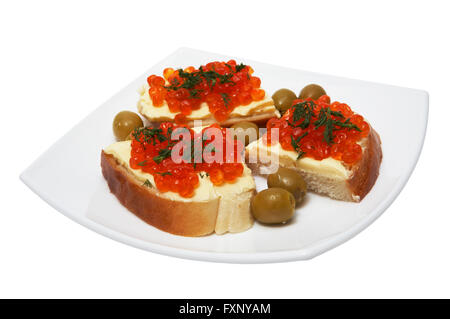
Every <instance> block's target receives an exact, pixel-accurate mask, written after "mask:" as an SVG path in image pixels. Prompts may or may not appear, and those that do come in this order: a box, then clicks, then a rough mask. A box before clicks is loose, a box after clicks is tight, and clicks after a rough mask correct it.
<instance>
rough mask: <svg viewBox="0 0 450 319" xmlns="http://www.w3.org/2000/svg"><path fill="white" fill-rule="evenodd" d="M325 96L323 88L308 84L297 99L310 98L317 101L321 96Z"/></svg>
mask: <svg viewBox="0 0 450 319" xmlns="http://www.w3.org/2000/svg"><path fill="white" fill-rule="evenodd" d="M325 94H327V92H325V90H324V89H323V87H321V86H320V85H318V84H309V85H307V86H305V87H304V88H303V89H302V90H301V91H300V94H299V96H298V98H299V99H308V98H311V99H313V100H317V99H318V98H319V97H321V96H322V95H325Z"/></svg>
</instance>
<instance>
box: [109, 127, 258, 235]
mask: <svg viewBox="0 0 450 319" xmlns="http://www.w3.org/2000/svg"><path fill="white" fill-rule="evenodd" d="M197 130H198V129H197ZM240 145H241V144H240V143H239V141H235V140H233V139H232V140H230V139H227V136H226V134H225V129H223V128H220V127H219V126H218V125H217V124H215V125H212V126H209V127H204V128H202V129H200V130H199V132H198V133H196V132H195V131H194V130H192V129H190V128H188V127H187V126H184V125H177V124H174V123H169V122H166V123H162V124H161V125H160V127H159V128H146V127H141V128H136V129H135V130H134V131H133V133H132V138H131V140H125V141H120V142H116V143H113V144H111V145H110V146H108V147H106V148H105V149H104V150H103V151H102V154H101V167H102V172H103V176H104V177H105V179H106V181H107V182H108V185H109V188H110V190H111V192H112V193H113V194H114V195H116V197H117V198H118V200H119V201H120V202H121V203H122V205H124V206H125V207H126V208H128V209H129V210H130V211H131V212H133V213H134V214H135V215H137V216H138V217H139V218H141V219H142V220H143V221H145V222H147V223H148V224H150V225H153V226H155V227H157V228H159V229H161V230H163V231H166V232H169V233H173V234H177V235H184V236H202V235H207V234H211V233H214V232H215V233H217V234H223V233H226V232H241V231H244V230H247V229H248V228H250V227H251V226H252V224H253V217H252V214H251V211H250V200H251V198H252V197H253V195H254V193H255V182H254V180H253V177H252V175H251V172H250V169H249V168H247V166H246V165H245V164H244V163H243V162H241V161H240V159H239V156H238V155H239V149H240V150H242V149H243V146H242V145H241V146H240ZM225 146H226V147H227V149H228V152H227V153H225V152H222V151H221V150H222V148H223V147H224V148H225ZM230 154H232V156H233V158H229V157H228V158H227V156H229V155H230ZM233 154H234V155H233Z"/></svg>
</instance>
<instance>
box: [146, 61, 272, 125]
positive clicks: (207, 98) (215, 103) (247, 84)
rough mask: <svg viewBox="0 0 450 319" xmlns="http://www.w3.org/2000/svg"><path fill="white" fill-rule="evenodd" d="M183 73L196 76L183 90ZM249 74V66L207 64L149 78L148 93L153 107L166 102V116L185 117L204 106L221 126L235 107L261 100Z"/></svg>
mask: <svg viewBox="0 0 450 319" xmlns="http://www.w3.org/2000/svg"><path fill="white" fill-rule="evenodd" d="M184 72H186V73H190V74H193V75H198V78H199V81H196V82H198V83H195V85H193V86H189V85H188V88H186V87H185V86H186V85H185V84H186V77H183V76H180V74H181V75H183V74H182V73H184ZM252 73H253V69H252V68H251V67H250V66H246V65H243V64H240V65H237V64H236V61H235V60H230V61H228V62H218V61H216V62H211V63H208V64H206V65H203V66H201V67H199V68H198V69H196V68H194V67H192V66H190V67H188V68H186V69H184V70H182V71H180V70H174V69H172V68H166V69H164V71H163V77H160V76H157V75H151V76H149V77H148V78H147V82H148V84H149V86H150V89H149V91H148V93H149V95H150V98H151V99H152V102H153V105H154V106H156V107H160V106H162V105H164V102H167V105H168V107H169V110H170V112H172V113H180V114H183V115H185V116H187V115H190V114H191V113H192V111H193V110H197V109H199V108H200V106H201V104H202V103H206V104H207V105H208V107H209V110H210V112H211V114H213V115H214V117H215V118H216V120H217V121H219V122H221V121H225V120H226V119H227V118H228V117H229V114H230V113H231V112H232V111H233V110H234V109H235V108H236V107H237V106H239V105H248V104H250V103H251V102H253V101H260V100H262V99H264V97H265V91H264V90H262V89H260V86H261V80H260V79H259V78H258V77H254V76H252ZM205 74H206V75H208V76H210V77H207V76H204V75H205ZM214 76H217V78H216V79H214ZM166 81H167V82H166ZM183 85H184V86H183Z"/></svg>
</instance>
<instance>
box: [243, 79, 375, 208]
mask: <svg viewBox="0 0 450 319" xmlns="http://www.w3.org/2000/svg"><path fill="white" fill-rule="evenodd" d="M286 94H288V95H289V92H287V93H286V92H283V93H282V94H281V95H280V94H279V95H280V96H281V97H283V96H284V95H286ZM292 94H293V93H292ZM292 94H291V95H292ZM275 95H276V94H275ZM275 95H274V97H275ZM294 96H295V94H294ZM283 101H284V100H283ZM284 108H285V109H287V110H286V111H285V112H284V114H283V116H282V117H281V118H273V119H271V120H269V121H268V122H267V132H266V134H265V135H264V136H263V137H262V138H260V139H259V140H257V141H254V142H252V143H251V144H250V145H248V146H247V148H246V157H247V161H248V162H249V166H250V167H251V168H252V170H253V172H254V173H255V174H262V175H266V174H269V173H270V170H271V167H274V168H275V169H277V168H278V165H275V166H274V161H278V162H279V163H277V164H279V166H280V167H282V168H289V169H291V170H294V171H297V172H298V173H300V175H301V176H302V177H303V179H304V181H305V182H306V185H307V187H308V189H309V190H311V191H314V192H317V193H319V194H323V195H326V196H329V197H331V198H334V199H339V200H344V201H353V202H359V201H360V200H362V199H363V198H364V196H366V195H367V193H368V192H369V191H370V189H371V188H372V186H373V185H374V184H375V181H376V179H377V177H378V173H379V168H380V164H381V159H382V152H381V142H380V138H379V136H378V134H377V132H375V130H374V129H373V128H372V127H371V126H370V125H369V123H368V122H367V121H366V120H365V119H364V118H363V117H362V116H361V115H358V114H356V113H354V112H353V111H352V110H351V108H350V107H349V106H348V105H347V104H345V103H340V102H333V103H330V97H329V96H327V95H326V94H325V91H324V90H323V88H321V87H320V86H318V85H311V86H307V87H305V88H304V90H303V91H302V93H301V94H300V99H295V100H293V101H292V102H291V103H290V104H289V108H287V107H286V106H284Z"/></svg>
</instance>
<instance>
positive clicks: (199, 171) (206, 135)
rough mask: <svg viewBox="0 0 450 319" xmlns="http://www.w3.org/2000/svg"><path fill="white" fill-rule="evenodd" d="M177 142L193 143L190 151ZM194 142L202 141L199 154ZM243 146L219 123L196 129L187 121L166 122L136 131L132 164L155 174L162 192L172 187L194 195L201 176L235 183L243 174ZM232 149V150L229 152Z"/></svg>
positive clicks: (216, 180) (133, 139) (186, 194)
mask: <svg viewBox="0 0 450 319" xmlns="http://www.w3.org/2000/svg"><path fill="white" fill-rule="evenodd" d="M210 128H214V129H216V130H214V131H213V130H209V129H210ZM172 133H173V134H172ZM181 134H183V135H182V136H181ZM180 136H181V137H180ZM172 137H174V138H176V139H173V138H172ZM186 139H189V140H186ZM185 142H190V143H189V144H188V143H185ZM178 143H183V144H178ZM177 145H188V146H187V147H189V145H190V146H191V148H190V149H189V150H190V152H188V151H187V148H182V147H178V148H177V149H175V150H174V147H177ZM195 145H198V146H200V145H201V148H200V149H201V151H202V152H201V154H200V157H199V156H198V155H195V154H196V153H195V151H194V149H193V147H194V146H195ZM242 149H243V145H242V144H241V143H240V142H239V141H237V140H234V139H232V138H231V137H227V136H226V129H225V128H221V127H220V126H219V125H218V124H213V125H211V126H209V127H206V128H203V130H202V131H201V132H200V133H195V132H194V131H193V130H192V129H190V128H189V127H187V126H185V125H178V124H174V123H169V122H166V123H162V124H161V126H160V127H159V128H158V129H152V128H139V129H136V130H135V131H134V132H133V138H132V141H131V159H130V167H131V168H133V169H140V170H142V171H143V172H146V173H150V174H152V175H153V177H154V180H155V184H156V187H157V188H158V190H159V191H161V192H167V191H171V192H175V193H178V194H179V195H180V196H182V197H192V196H193V195H194V193H195V189H196V188H197V187H198V185H199V183H200V180H199V176H200V178H207V177H208V176H209V178H210V180H211V182H212V183H213V184H214V185H221V184H223V183H225V182H226V183H233V182H235V181H236V179H237V178H239V177H240V176H242V174H243V171H244V166H243V164H242V162H241V161H240V152H241V150H242ZM230 150H231V151H232V152H229V154H227V152H228V151H230ZM176 152H178V153H177V154H172V153H176ZM230 154H231V155H230ZM173 155H175V156H173ZM227 155H228V156H227ZM174 159H175V160H176V161H174Z"/></svg>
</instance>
